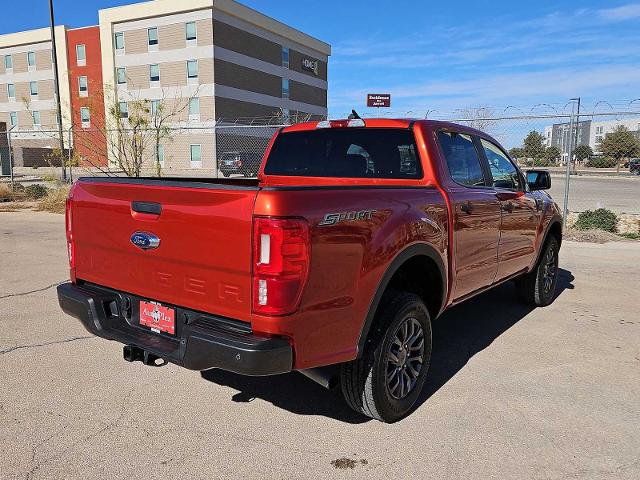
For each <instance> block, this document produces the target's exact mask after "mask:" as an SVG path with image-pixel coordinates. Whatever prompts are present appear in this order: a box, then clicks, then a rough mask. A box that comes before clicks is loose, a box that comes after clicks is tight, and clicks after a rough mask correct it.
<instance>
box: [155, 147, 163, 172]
mask: <svg viewBox="0 0 640 480" xmlns="http://www.w3.org/2000/svg"><path fill="white" fill-rule="evenodd" d="M155 150H156V161H157V162H158V163H159V164H160V166H161V167H164V145H156V148H155Z"/></svg>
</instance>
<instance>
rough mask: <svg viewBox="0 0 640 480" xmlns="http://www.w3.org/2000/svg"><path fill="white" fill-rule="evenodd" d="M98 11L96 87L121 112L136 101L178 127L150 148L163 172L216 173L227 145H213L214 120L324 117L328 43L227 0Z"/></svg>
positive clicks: (158, 1) (161, 0)
mask: <svg viewBox="0 0 640 480" xmlns="http://www.w3.org/2000/svg"><path fill="white" fill-rule="evenodd" d="M99 15H100V36H101V47H102V60H103V63H102V71H103V78H104V79H105V80H104V83H105V89H109V90H113V91H115V97H116V102H117V103H118V108H119V111H120V112H121V115H122V116H126V115H128V111H129V107H130V105H131V103H132V102H136V101H139V100H142V99H146V100H150V101H151V102H152V108H154V107H153V105H156V107H155V108H157V106H158V105H162V108H163V109H164V111H165V112H173V113H175V115H172V116H171V119H170V126H171V127H173V128H179V129H180V130H177V131H175V132H174V133H172V134H171V137H172V138H171V139H170V141H169V140H167V141H165V142H163V143H162V144H161V145H160V147H159V149H158V151H157V152H156V153H155V155H157V157H158V159H159V160H160V162H161V163H162V164H163V165H164V166H165V168H167V169H168V168H176V169H199V168H203V169H213V170H215V169H216V168H217V166H216V157H217V156H219V155H220V154H221V153H223V150H224V148H226V147H223V148H222V149H221V148H216V143H217V142H216V140H217V138H218V139H219V138H220V134H219V133H218V134H217V135H216V134H215V133H214V130H213V125H214V124H215V123H216V122H218V124H220V123H222V124H224V123H225V122H238V121H240V123H242V120H243V119H249V118H251V119H253V118H255V117H268V116H274V115H282V116H284V117H285V118H286V116H289V115H294V114H295V115H299V114H300V113H304V114H307V115H309V116H310V117H312V118H321V117H324V116H326V114H327V62H328V57H329V55H330V53H331V49H330V46H329V45H327V44H326V43H324V42H321V41H319V40H317V39H315V38H313V37H310V36H309V35H306V34H304V33H302V32H299V31H298V30H295V29H293V28H291V27H289V26H287V25H284V24H283V23H280V22H278V21H276V20H274V19H272V18H270V17H267V16H265V15H263V14H261V13H259V12H257V11H255V10H252V9H250V8H248V7H245V6H243V5H241V4H239V3H237V2H235V1H233V0H215V1H212V0H183V1H182V2H179V3H178V2H175V1H172V0H154V1H150V2H145V3H140V4H134V5H127V6H123V7H116V8H110V9H105V10H101V11H100V12H99ZM109 96H110V93H105V98H108V97H109ZM227 140H228V139H227ZM227 143H228V142H227Z"/></svg>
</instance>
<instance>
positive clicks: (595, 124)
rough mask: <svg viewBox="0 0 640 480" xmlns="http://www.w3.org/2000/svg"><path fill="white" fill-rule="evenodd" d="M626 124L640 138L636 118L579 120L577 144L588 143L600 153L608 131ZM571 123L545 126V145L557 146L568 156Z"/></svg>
mask: <svg viewBox="0 0 640 480" xmlns="http://www.w3.org/2000/svg"><path fill="white" fill-rule="evenodd" d="M619 126H624V127H625V128H627V129H628V130H629V131H631V132H632V133H633V134H634V135H635V136H636V137H637V138H638V139H640V122H639V121H638V120H637V119H634V120H605V121H595V120H584V121H580V122H578V128H577V130H574V132H576V131H577V139H576V140H574V141H575V142H576V145H588V146H589V147H591V149H592V150H593V151H594V152H595V153H599V144H600V142H601V141H602V140H603V139H604V137H605V135H606V134H607V133H611V132H613V131H614V130H615V129H616V128H618V127H619ZM569 133H570V125H569V123H568V122H564V123H554V124H553V125H548V126H546V127H545V128H544V138H545V146H547V147H550V146H556V147H558V148H559V149H560V151H561V152H562V156H563V158H565V157H567V156H568V155H569V154H568V150H569V148H570V147H569V144H570V135H569Z"/></svg>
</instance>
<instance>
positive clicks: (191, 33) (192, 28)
mask: <svg viewBox="0 0 640 480" xmlns="http://www.w3.org/2000/svg"><path fill="white" fill-rule="evenodd" d="M185 30H186V35H187V42H188V41H193V40H197V38H198V30H197V28H196V22H187V23H186V24H185Z"/></svg>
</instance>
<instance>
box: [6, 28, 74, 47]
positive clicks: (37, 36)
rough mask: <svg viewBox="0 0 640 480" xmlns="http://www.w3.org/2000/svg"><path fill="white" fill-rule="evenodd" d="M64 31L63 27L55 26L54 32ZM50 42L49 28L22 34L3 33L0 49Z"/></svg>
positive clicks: (25, 31) (27, 31) (26, 31)
mask: <svg viewBox="0 0 640 480" xmlns="http://www.w3.org/2000/svg"><path fill="white" fill-rule="evenodd" d="M60 30H63V31H66V30H67V27H66V26H65V25H56V31H57V32H59V31H60ZM50 41H51V30H50V28H49V27H44V28H35V29H33V30H24V31H22V32H15V33H5V34H3V35H0V48H6V47H17V46H20V45H28V44H30V43H41V42H50Z"/></svg>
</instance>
